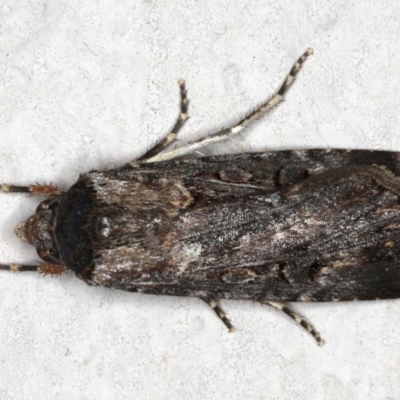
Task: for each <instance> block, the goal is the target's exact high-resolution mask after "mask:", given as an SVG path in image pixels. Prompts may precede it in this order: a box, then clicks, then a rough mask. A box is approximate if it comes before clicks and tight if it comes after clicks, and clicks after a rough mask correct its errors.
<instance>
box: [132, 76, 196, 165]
mask: <svg viewBox="0 0 400 400" xmlns="http://www.w3.org/2000/svg"><path fill="white" fill-rule="evenodd" d="M178 84H179V92H180V96H181V110H180V113H179V116H178V118H177V120H176V123H175V126H174V127H173V128H172V131H171V132H170V133H169V134H168V135H167V136H166V137H165V138H164V139H162V140H161V141H160V142H158V143H157V144H156V145H155V146H154V147H153V148H151V149H150V150H149V151H147V152H146V153H145V154H143V155H142V156H141V157H140V158H139V159H138V160H137V161H142V162H143V161H147V160H148V159H149V158H151V157H154V156H156V155H157V154H158V153H160V152H161V151H163V150H164V149H165V148H166V147H167V146H169V145H170V144H171V143H172V142H173V141H174V140H175V139H176V136H177V134H178V132H179V131H180V130H181V129H182V127H183V125H184V124H185V122H186V121H187V120H188V119H189V117H188V115H187V111H188V104H189V100H188V99H187V97H186V93H187V91H186V87H185V81H184V80H183V79H180V80H179V81H178Z"/></svg>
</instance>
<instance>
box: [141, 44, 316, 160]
mask: <svg viewBox="0 0 400 400" xmlns="http://www.w3.org/2000/svg"><path fill="white" fill-rule="evenodd" d="M313 53H314V51H313V49H311V48H309V49H307V50H306V51H305V52H304V53H303V54H302V55H301V56H300V58H299V59H298V60H297V61H296V62H295V63H294V65H293V67H292V69H291V70H290V72H289V74H288V75H287V76H286V78H285V80H284V81H283V83H282V85H281V86H280V88H279V89H278V90H277V91H276V92H275V95H273V96H272V97H271V98H270V99H269V100H268V101H266V102H265V103H263V104H262V105H261V106H260V107H258V108H257V109H256V110H254V111H253V112H252V113H250V114H249V115H247V116H246V117H245V118H243V119H242V120H241V121H239V122H238V123H237V124H235V125H233V126H231V127H229V128H227V129H223V130H221V131H219V132H216V133H214V134H212V135H210V136H207V137H205V138H202V139H199V140H196V141H194V142H191V143H188V144H186V145H184V146H181V147H178V148H177V149H174V150H171V151H167V152H165V153H163V154H161V155H159V154H157V155H155V156H153V155H152V156H150V157H146V162H147V161H148V162H157V161H165V160H171V159H173V158H176V157H180V156H183V155H185V154H188V153H193V152H194V151H196V150H198V149H199V148H201V147H203V146H206V145H209V144H212V143H217V142H220V141H222V140H225V139H227V138H231V137H232V136H233V135H236V134H238V133H239V132H241V131H242V130H243V129H245V128H246V127H247V126H248V125H250V124H251V123H252V122H254V121H255V120H257V119H258V118H260V117H261V116H263V115H265V114H266V113H268V111H270V110H271V109H272V108H274V107H276V106H277V105H278V104H279V103H281V102H282V101H283V100H284V96H285V94H286V93H287V91H288V90H289V88H290V87H291V86H292V84H293V82H294V81H295V78H296V76H297V74H298V72H299V71H300V69H301V67H302V65H303V63H304V62H305V61H306V60H307V58H308V57H309V56H310V55H312V54H313ZM163 148H165V147H163Z"/></svg>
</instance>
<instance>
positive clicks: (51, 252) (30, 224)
mask: <svg viewBox="0 0 400 400" xmlns="http://www.w3.org/2000/svg"><path fill="white" fill-rule="evenodd" d="M49 205H51V203H50V202H49V200H45V201H43V202H42V203H40V204H39V206H38V207H37V209H36V212H35V214H33V215H32V216H30V217H29V218H28V219H27V220H26V221H25V222H23V223H20V224H18V225H17V227H16V228H15V229H14V232H15V234H16V235H17V236H18V237H19V238H20V239H21V240H22V241H23V242H28V243H29V244H31V245H32V246H34V247H35V248H36V251H37V253H38V255H39V256H40V257H41V258H42V259H43V260H45V261H48V262H53V261H54V259H55V258H58V254H56V253H57V251H56V246H55V243H54V229H53V220H54V213H55V206H56V204H53V205H52V207H50V206H49Z"/></svg>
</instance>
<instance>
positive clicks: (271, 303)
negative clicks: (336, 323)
mask: <svg viewBox="0 0 400 400" xmlns="http://www.w3.org/2000/svg"><path fill="white" fill-rule="evenodd" d="M260 303H261V304H266V305H268V306H271V307H273V308H275V310H278V311H283V312H284V313H285V314H286V315H288V316H289V317H290V318H293V319H294V320H295V321H296V322H297V323H298V324H300V325H301V326H302V327H303V328H305V329H306V330H307V331H308V332H309V333H311V335H312V336H314V339H315V340H316V341H317V343H318V346H323V345H324V344H325V342H324V340H323V339H322V338H321V336H320V335H319V333H318V332H317V331H316V330H315V329H314V327H313V326H312V325H311V324H309V323H308V322H307V321H305V320H304V319H303V317H302V316H300V315H299V314H297V313H296V312H294V311H293V310H291V309H290V308H289V307H287V306H285V304H282V303H277V302H275V301H260Z"/></svg>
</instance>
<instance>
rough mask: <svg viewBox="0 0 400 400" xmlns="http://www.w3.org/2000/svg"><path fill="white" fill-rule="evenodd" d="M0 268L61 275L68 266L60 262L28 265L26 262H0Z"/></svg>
mask: <svg viewBox="0 0 400 400" xmlns="http://www.w3.org/2000/svg"><path fill="white" fill-rule="evenodd" d="M0 270H3V271H12V272H27V271H32V272H40V273H42V274H43V275H52V276H53V275H61V274H62V273H63V272H65V271H66V268H65V267H63V266H62V265H59V264H39V265H26V264H14V263H11V264H0Z"/></svg>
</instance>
